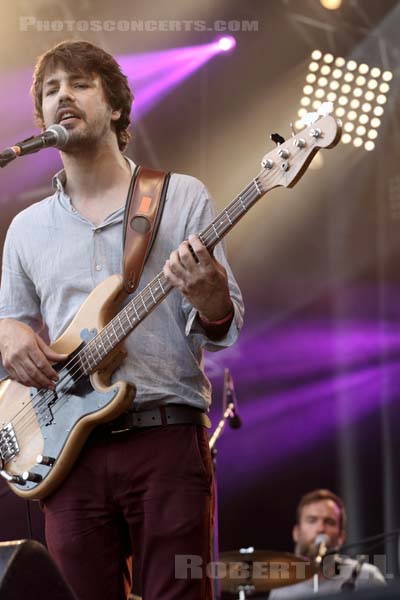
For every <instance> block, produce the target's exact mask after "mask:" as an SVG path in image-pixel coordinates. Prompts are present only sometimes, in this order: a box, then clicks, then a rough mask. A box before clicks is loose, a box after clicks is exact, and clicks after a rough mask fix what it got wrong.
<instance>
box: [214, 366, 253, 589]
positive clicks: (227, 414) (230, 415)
mask: <svg viewBox="0 0 400 600" xmlns="http://www.w3.org/2000/svg"><path fill="white" fill-rule="evenodd" d="M228 377H230V375H229V370H228V369H225V377H224V392H223V406H226V408H225V410H224V411H223V414H222V418H221V419H220V421H219V422H218V425H217V427H216V428H215V431H214V433H213V434H212V436H211V437H210V440H209V442H208V445H209V447H210V450H211V458H212V464H213V472H214V498H215V501H214V527H213V537H212V558H213V562H214V563H215V564H218V557H219V543H218V542H219V540H218V490H217V475H216V473H217V448H216V447H215V446H216V443H217V441H218V439H219V438H220V436H221V435H222V432H223V430H224V429H225V425H226V423H227V421H229V419H235V417H237V415H236V410H235V401H234V398H233V397H232V395H231V393H230V392H229V393H228V390H227V381H228ZM228 395H229V396H230V401H229V402H228V403H227V396H228ZM236 428H237V427H236ZM215 575H216V574H214V577H213V580H212V588H213V600H220V598H221V586H220V582H219V579H218V577H216V576H215ZM241 593H242V592H239V594H241ZM239 598H245V596H243V595H239Z"/></svg>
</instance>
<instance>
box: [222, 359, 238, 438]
mask: <svg viewBox="0 0 400 600" xmlns="http://www.w3.org/2000/svg"><path fill="white" fill-rule="evenodd" d="M224 403H225V406H227V407H228V406H229V405H231V406H230V408H231V415H230V416H229V418H228V423H229V427H231V428H232V429H239V428H240V427H241V426H242V419H241V418H240V417H239V415H238V413H237V406H238V402H237V398H236V393H235V387H234V385H233V379H232V375H231V373H230V371H229V369H225V378H224Z"/></svg>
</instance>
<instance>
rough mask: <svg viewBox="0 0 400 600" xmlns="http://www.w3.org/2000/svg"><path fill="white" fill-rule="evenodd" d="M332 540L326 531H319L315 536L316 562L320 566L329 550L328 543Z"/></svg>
mask: <svg viewBox="0 0 400 600" xmlns="http://www.w3.org/2000/svg"><path fill="white" fill-rule="evenodd" d="M329 542H330V538H329V535H326V533H319V534H318V535H317V537H316V538H315V542H314V544H315V546H316V549H317V552H316V555H315V559H314V562H315V564H316V565H318V566H320V565H321V563H322V560H323V558H324V556H325V554H326V553H327V552H328V544H329Z"/></svg>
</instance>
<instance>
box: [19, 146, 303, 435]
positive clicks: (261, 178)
mask: <svg viewBox="0 0 400 600" xmlns="http://www.w3.org/2000/svg"><path fill="white" fill-rule="evenodd" d="M307 154H308V152H307ZM277 174H279V175H281V172H278V173H274V172H273V171H267V170H264V171H262V172H260V173H259V174H258V175H257V176H256V177H255V178H254V179H253V180H252V181H251V183H249V184H248V185H247V186H246V188H245V189H244V190H243V191H242V192H240V193H239V194H238V195H237V196H236V198H235V199H234V200H233V201H232V202H231V204H229V205H228V206H227V207H226V208H225V209H224V210H223V211H222V212H221V213H219V215H217V217H216V218H215V219H214V220H213V221H212V223H211V224H210V225H209V226H208V227H207V228H206V230H205V231H204V235H203V236H202V241H203V243H204V244H205V245H207V244H208V243H209V242H210V241H212V240H213V238H215V237H217V240H216V242H217V243H218V241H219V238H218V235H217V233H218V231H217V232H216V231H213V230H214V227H215V228H217V227H218V226H219V225H220V224H221V220H222V219H223V218H224V215H225V217H226V215H228V212H229V216H232V218H233V219H234V220H235V219H236V217H237V216H243V215H244V214H245V212H246V210H248V208H250V205H249V206H246V208H244V206H243V204H246V203H247V201H248V200H250V201H251V202H254V201H256V200H258V199H259V198H261V197H262V196H263V195H264V194H265V193H266V192H267V191H268V190H264V189H263V184H264V183H265V182H266V181H267V180H268V178H270V179H271V183H273V181H272V180H273V179H274V177H273V176H274V175H277ZM277 179H278V180H279V179H280V176H279V177H278V178H277ZM256 182H257V183H261V184H262V185H261V187H260V186H259V185H257V183H256ZM271 187H273V186H271ZM271 187H270V188H268V189H271ZM260 189H261V194H260V191H259V190H260ZM254 191H256V195H255V196H254V197H251V196H252V195H253V194H254ZM237 209H239V210H237ZM235 213H236V214H235ZM229 216H228V222H229ZM235 224H236V222H234V223H233V224H232V226H233V225H235ZM228 230H229V227H227V228H226V230H224V233H227V231H228ZM208 231H209V234H207V232H208ZM207 235H209V236H210V237H209V239H206V237H207ZM200 236H201V234H200ZM221 239H222V238H221ZM161 275H162V273H160V274H159V275H157V276H156V277H155V278H154V279H153V280H152V281H151V282H150V283H149V284H148V285H147V286H146V287H145V288H144V289H143V290H142V292H140V293H139V294H138V295H137V296H136V297H135V298H133V299H132V300H131V302H129V304H128V305H127V306H126V307H125V309H123V310H126V309H128V308H129V307H133V306H134V304H135V302H136V301H137V300H138V299H143V301H144V305H145V306H146V304H145V300H146V298H144V297H143V296H144V295H145V294H147V299H148V300H150V299H151V295H152V294H151V291H150V289H151V286H152V284H153V282H155V281H156V280H157V279H158V278H159V277H160V276H161ZM165 295H166V294H165ZM165 295H163V296H164V297H165ZM163 296H161V298H160V300H161V299H162V298H163ZM157 302H158V301H157ZM156 305H157V303H156V304H153V307H151V308H152V309H153V308H155V306H156ZM120 312H121V311H120ZM149 312H150V311H149ZM119 314H120V313H118V315H119ZM118 315H116V316H115V317H114V318H113V319H111V320H110V321H109V323H108V324H107V325H106V326H105V327H104V328H103V329H102V330H101V331H100V332H99V333H98V334H97V335H96V336H95V337H94V338H93V339H92V340H90V342H88V343H87V344H86V345H85V346H84V348H83V349H82V350H81V351H80V352H79V353H78V354H77V355H76V356H75V357H74V358H72V359H71V360H70V361H69V362H68V363H67V364H66V365H64V366H63V368H62V369H61V371H60V372H62V371H65V375H63V376H62V378H61V379H59V381H58V382H57V385H60V384H61V383H62V382H63V381H65V379H67V378H68V377H69V378H73V377H74V375H76V374H77V373H79V371H80V370H82V366H81V364H79V358H80V355H81V353H82V352H83V351H85V353H86V352H87V350H88V349H89V351H90V352H92V347H93V346H94V347H96V339H97V338H98V337H99V336H100V335H101V334H102V332H103V331H104V330H105V328H106V327H107V326H109V325H110V324H111V325H112V324H113V322H114V321H115V320H116V319H117V318H118ZM146 315H147V313H145V314H144V315H143V316H142V317H140V320H138V322H137V323H136V325H138V324H139V323H140V322H141V321H142V320H143V319H144V318H145V317H146ZM126 322H128V319H127V321H126ZM136 325H135V327H136ZM112 326H113V325H112ZM121 329H122V331H123V332H124V329H123V327H121ZM126 335H128V334H126ZM118 343H119V342H118ZM118 343H117V344H116V345H118ZM92 356H93V352H92ZM75 366H77V369H76V370H75V371H74V372H70V371H68V370H67V367H70V369H72V368H74V367H75ZM89 366H90V363H89ZM89 374H90V373H85V372H83V373H82V374H80V375H79V377H78V378H77V379H76V380H74V381H73V385H76V383H77V382H78V381H79V380H80V379H81V378H82V377H84V376H86V375H89ZM53 394H55V392H53V391H52V390H48V391H46V392H45V393H44V394H42V389H40V390H38V391H37V392H36V393H35V395H34V396H33V397H32V399H31V402H30V404H28V405H27V406H25V407H23V408H22V409H20V411H19V412H18V413H17V414H16V415H15V417H14V418H13V419H12V421H15V423H17V421H16V419H17V417H18V416H20V421H23V419H24V417H27V418H28V421H27V420H26V419H25V421H27V422H25V423H22V424H21V430H22V429H23V427H24V426H27V425H29V424H30V423H31V422H35V420H36V415H32V414H31V413H30V409H31V408H40V405H44V404H47V403H48V402H49V401H50V400H51V396H52V395H53ZM38 396H39V399H38V401H37V402H36V403H34V399H35V398H37V397H38ZM68 397H69V395H68V394H67V393H66V390H63V393H62V394H61V395H59V396H58V395H57V394H56V397H55V402H54V405H53V406H54V408H53V407H52V411H53V414H55V413H56V410H57V406H58V408H61V401H62V400H64V399H68ZM25 410H26V411H29V413H28V412H27V414H26V415H21V413H23V412H25Z"/></svg>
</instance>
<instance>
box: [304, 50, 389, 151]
mask: <svg viewBox="0 0 400 600" xmlns="http://www.w3.org/2000/svg"><path fill="white" fill-rule="evenodd" d="M392 78H393V73H392V72H391V71H382V69H380V68H379V67H370V66H369V65H367V64H365V63H361V64H358V63H357V62H356V61H355V60H346V59H344V58H342V57H340V56H339V57H337V58H335V57H334V56H333V55H332V54H324V55H323V54H322V52H321V51H320V50H314V51H313V52H312V54H311V62H310V64H309V67H308V73H307V76H306V81H305V85H304V88H303V97H302V99H301V101H300V105H301V108H300V109H299V111H298V116H299V121H298V122H297V126H298V127H299V128H300V127H301V123H300V120H301V118H302V117H304V115H305V114H306V113H307V112H310V111H316V110H318V108H319V106H320V105H321V104H322V103H323V102H332V103H333V104H334V106H335V115H336V116H337V117H339V118H340V119H341V121H342V123H343V135H342V142H343V143H344V144H349V143H350V142H353V145H354V146H356V147H360V146H364V148H365V150H368V151H371V150H373V149H374V148H375V140H376V138H377V137H378V130H379V127H380V125H381V119H382V115H383V113H384V105H385V104H386V101H387V94H388V92H389V89H390V83H389V82H390V81H391V80H392Z"/></svg>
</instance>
